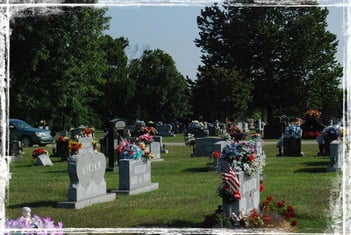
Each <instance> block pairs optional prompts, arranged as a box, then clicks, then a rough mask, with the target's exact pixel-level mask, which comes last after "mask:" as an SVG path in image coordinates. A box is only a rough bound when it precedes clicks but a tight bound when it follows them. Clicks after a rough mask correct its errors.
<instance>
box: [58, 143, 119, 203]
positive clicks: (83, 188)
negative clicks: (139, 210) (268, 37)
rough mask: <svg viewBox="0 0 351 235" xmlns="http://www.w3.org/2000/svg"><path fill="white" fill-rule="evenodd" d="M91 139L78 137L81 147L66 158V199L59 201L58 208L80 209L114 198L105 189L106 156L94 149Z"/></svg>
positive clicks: (113, 195)
mask: <svg viewBox="0 0 351 235" xmlns="http://www.w3.org/2000/svg"><path fill="white" fill-rule="evenodd" d="M92 140H93V138H92V137H87V138H79V139H78V141H79V142H81V143H82V145H83V146H82V149H80V150H79V153H78V154H76V155H72V156H70V157H69V159H68V162H67V164H68V174H69V178H70V183H69V187H68V199H67V201H65V202H59V203H58V204H57V206H58V207H59V208H75V209H80V208H84V207H87V206H90V205H93V204H97V203H103V202H108V201H113V200H115V198H116V194H114V193H107V191H106V181H105V178H104V176H105V170H106V158H105V155H104V154H102V153H100V152H96V151H94V149H93V144H92Z"/></svg>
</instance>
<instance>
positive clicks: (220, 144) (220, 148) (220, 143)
mask: <svg viewBox="0 0 351 235" xmlns="http://www.w3.org/2000/svg"><path fill="white" fill-rule="evenodd" d="M228 144H230V141H225V140H220V141H217V142H215V143H214V144H213V149H214V151H217V152H219V153H222V151H223V149H224V147H225V146H226V145H228ZM214 151H213V152H214ZM213 152H212V153H213ZM212 153H211V155H212ZM210 169H214V170H216V171H217V172H218V173H220V171H221V169H220V159H219V158H216V157H213V168H212V167H210Z"/></svg>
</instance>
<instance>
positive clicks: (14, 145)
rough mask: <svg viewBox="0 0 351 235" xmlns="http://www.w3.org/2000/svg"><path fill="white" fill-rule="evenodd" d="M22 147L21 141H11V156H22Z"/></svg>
mask: <svg viewBox="0 0 351 235" xmlns="http://www.w3.org/2000/svg"><path fill="white" fill-rule="evenodd" d="M21 151H22V147H21V141H18V140H12V141H10V155H11V156H15V157H16V156H19V155H21Z"/></svg>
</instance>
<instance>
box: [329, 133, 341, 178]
mask: <svg viewBox="0 0 351 235" xmlns="http://www.w3.org/2000/svg"><path fill="white" fill-rule="evenodd" d="M329 149H330V162H329V165H328V167H327V172H330V171H340V170H341V169H342V164H343V160H342V154H343V150H342V141H340V140H333V141H332V142H330V146H329Z"/></svg>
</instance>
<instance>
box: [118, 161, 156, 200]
mask: <svg viewBox="0 0 351 235" xmlns="http://www.w3.org/2000/svg"><path fill="white" fill-rule="evenodd" d="M118 165H119V189H118V190H113V191H112V192H116V193H119V194H127V195H134V194H139V193H144V192H149V191H152V190H156V189H158V187H159V184H158V183H152V182H151V162H150V161H149V160H146V159H144V158H143V157H142V158H139V159H137V160H134V159H121V160H119V164H118Z"/></svg>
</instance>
